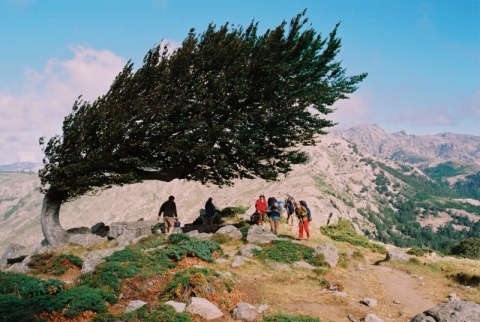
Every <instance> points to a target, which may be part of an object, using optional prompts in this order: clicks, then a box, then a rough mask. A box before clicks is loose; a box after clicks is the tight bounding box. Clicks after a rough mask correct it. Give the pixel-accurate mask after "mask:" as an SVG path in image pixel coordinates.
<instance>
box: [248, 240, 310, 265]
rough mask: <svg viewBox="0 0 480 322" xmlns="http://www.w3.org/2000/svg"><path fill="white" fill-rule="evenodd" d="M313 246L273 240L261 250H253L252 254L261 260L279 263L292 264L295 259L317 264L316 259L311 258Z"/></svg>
mask: <svg viewBox="0 0 480 322" xmlns="http://www.w3.org/2000/svg"><path fill="white" fill-rule="evenodd" d="M313 251H314V250H313V248H311V247H308V246H304V245H299V244H295V243H292V242H290V241H286V240H274V241H272V243H271V245H266V246H265V247H263V248H262V250H256V249H254V250H253V254H254V255H255V256H257V257H258V258H260V259H262V260H264V261H265V260H271V261H275V262H280V263H286V264H293V263H294V262H297V261H302V260H305V261H308V262H311V261H312V260H314V261H313V262H312V264H318V259H316V258H315V259H314V258H313V256H312V255H313Z"/></svg>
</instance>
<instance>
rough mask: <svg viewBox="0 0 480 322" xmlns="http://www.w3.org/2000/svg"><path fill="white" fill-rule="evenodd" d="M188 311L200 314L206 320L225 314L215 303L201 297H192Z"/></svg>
mask: <svg viewBox="0 0 480 322" xmlns="http://www.w3.org/2000/svg"><path fill="white" fill-rule="evenodd" d="M186 311H187V312H188V313H190V314H196V315H200V316H201V317H202V318H204V319H205V320H213V319H217V318H220V317H222V316H223V313H222V311H220V309H219V308H218V307H216V306H215V304H213V303H212V302H210V301H208V300H206V299H204V298H201V297H192V298H191V299H190V303H189V304H188V306H187V309H186Z"/></svg>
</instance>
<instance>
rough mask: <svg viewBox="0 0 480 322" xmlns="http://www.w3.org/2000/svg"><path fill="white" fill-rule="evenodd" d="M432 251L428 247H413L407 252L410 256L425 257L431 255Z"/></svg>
mask: <svg viewBox="0 0 480 322" xmlns="http://www.w3.org/2000/svg"><path fill="white" fill-rule="evenodd" d="M431 252H432V250H431V249H430V248H428V247H418V246H413V247H412V248H410V249H409V250H408V251H407V254H409V255H414V256H423V255H425V254H427V253H431Z"/></svg>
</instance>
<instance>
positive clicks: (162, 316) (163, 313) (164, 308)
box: [92, 305, 193, 322]
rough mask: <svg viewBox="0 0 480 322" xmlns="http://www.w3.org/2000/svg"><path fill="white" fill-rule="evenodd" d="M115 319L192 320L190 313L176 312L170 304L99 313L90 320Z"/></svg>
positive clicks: (149, 321)
mask: <svg viewBox="0 0 480 322" xmlns="http://www.w3.org/2000/svg"><path fill="white" fill-rule="evenodd" d="M115 321H125V322H129V321H135V322H137V321H142V322H143V321H145V322H160V321H165V322H167V321H175V322H193V320H192V319H191V318H190V315H189V314H187V313H177V312H176V311H175V309H174V308H173V307H172V306H170V305H161V306H159V307H157V308H155V309H154V310H149V309H148V308H146V307H145V306H143V307H141V308H139V309H137V310H135V311H133V312H129V313H125V314H123V315H120V316H115V315H112V314H99V315H97V316H95V317H94V319H93V320H92V322H115Z"/></svg>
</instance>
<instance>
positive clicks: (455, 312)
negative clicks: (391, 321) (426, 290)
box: [411, 301, 480, 322]
mask: <svg viewBox="0 0 480 322" xmlns="http://www.w3.org/2000/svg"><path fill="white" fill-rule="evenodd" d="M479 318H480V304H477V303H474V302H466V301H455V302H447V303H443V304H439V305H437V306H435V307H433V308H431V309H428V310H426V311H424V312H423V313H420V314H417V315H416V316H415V317H414V318H413V319H412V320H411V322H427V321H436V322H440V321H441V322H473V321H479Z"/></svg>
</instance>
